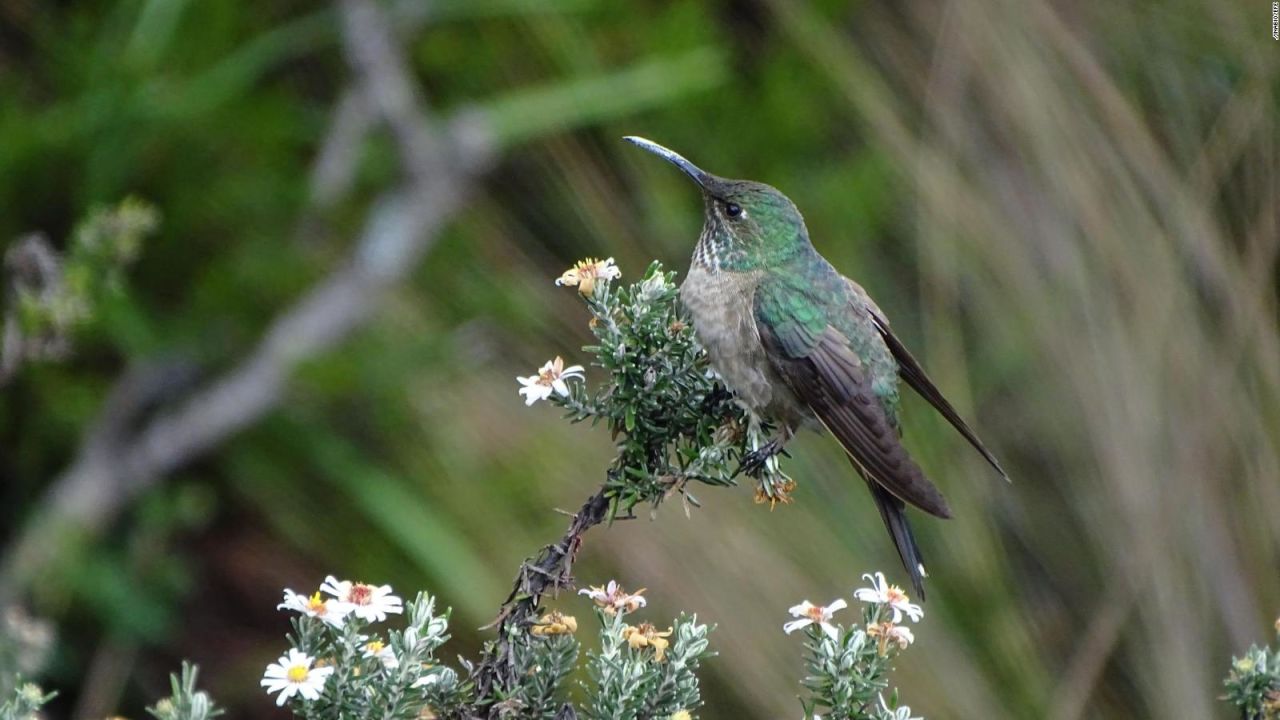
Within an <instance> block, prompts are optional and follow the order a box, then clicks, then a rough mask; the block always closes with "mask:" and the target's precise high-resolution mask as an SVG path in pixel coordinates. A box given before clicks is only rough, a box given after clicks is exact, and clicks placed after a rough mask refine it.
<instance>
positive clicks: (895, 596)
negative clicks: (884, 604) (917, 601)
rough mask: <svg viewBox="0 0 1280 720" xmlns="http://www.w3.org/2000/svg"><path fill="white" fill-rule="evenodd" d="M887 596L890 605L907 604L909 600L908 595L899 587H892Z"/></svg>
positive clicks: (886, 593)
mask: <svg viewBox="0 0 1280 720" xmlns="http://www.w3.org/2000/svg"><path fill="white" fill-rule="evenodd" d="M885 596H886V597H888V598H889V604H890V605H893V604H894V603H900V602H906V601H907V600H908V598H907V594H906V593H904V592H902V588H900V587H898V586H897V585H890V586H889V590H888V591H887V592H885Z"/></svg>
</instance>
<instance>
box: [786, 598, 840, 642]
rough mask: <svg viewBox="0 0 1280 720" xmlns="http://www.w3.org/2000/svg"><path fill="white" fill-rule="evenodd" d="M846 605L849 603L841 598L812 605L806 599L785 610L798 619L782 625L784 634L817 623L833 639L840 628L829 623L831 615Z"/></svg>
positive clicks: (837, 634)
mask: <svg viewBox="0 0 1280 720" xmlns="http://www.w3.org/2000/svg"><path fill="white" fill-rule="evenodd" d="M846 607H849V603H847V602H845V601H844V599H843V598H841V599H839V600H835V601H833V602H832V603H831V604H830V605H814V604H813V603H811V602H809V601H808V600H805V601H804V602H802V603H800V604H799V605H796V606H794V607H792V608H791V609H790V610H788V611H787V612H789V613H791V617H795V618H800V619H799V620H792V621H791V622H789V623H787V624H785V625H783V626H782V630H783V632H785V633H786V634H788V635H790V634H791V633H793V632H795V631H796V630H799V629H800V628H803V627H808V626H810V625H812V624H814V623H817V624H818V627H820V628H822V632H824V633H826V634H827V637H829V638H831V639H832V640H835V639H837V638H839V637H840V630H839V628H837V627H836V626H835V625H832V624H831V616H832V615H834V614H835V612H836V611H837V610H843V609H845V608H846Z"/></svg>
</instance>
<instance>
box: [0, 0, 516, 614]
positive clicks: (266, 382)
mask: <svg viewBox="0 0 1280 720" xmlns="http://www.w3.org/2000/svg"><path fill="white" fill-rule="evenodd" d="M343 10H344V13H343V19H344V21H345V23H346V26H347V27H346V30H347V32H346V37H347V46H348V50H349V52H350V54H351V57H352V64H353V67H354V68H355V70H356V72H357V75H358V86H359V92H361V93H362V94H364V95H365V96H367V97H368V98H370V99H371V101H372V105H373V106H374V108H375V111H376V112H377V113H378V114H379V115H380V116H381V117H382V118H383V119H384V120H385V121H386V122H387V124H388V125H389V126H390V127H391V128H392V132H393V135H394V136H395V139H396V141H397V144H398V145H399V149H400V155H401V158H402V162H403V163H404V165H405V170H406V175H407V176H408V181H407V183H406V184H405V186H404V187H403V188H401V189H398V190H393V191H390V192H388V193H387V194H385V195H384V196H383V197H382V198H380V199H379V200H378V201H377V202H376V203H375V205H374V208H373V210H372V211H371V212H370V215H369V219H368V221H367V223H366V225H365V229H364V231H363V233H362V234H361V237H360V238H359V240H358V241H357V243H356V245H355V249H354V252H353V255H352V257H351V258H350V259H349V260H348V261H347V262H346V263H344V264H343V265H342V266H341V267H339V268H338V269H337V270H335V271H334V272H333V273H332V274H331V275H329V277H327V278H326V279H325V280H323V281H322V282H320V283H319V284H318V285H317V286H316V287H314V288H313V289H312V290H311V291H310V292H308V293H307V294H306V295H305V296H303V297H302V298H301V299H300V300H299V301H298V302H297V303H295V304H294V305H293V306H292V307H290V308H288V309H287V310H286V311H285V312H284V313H282V314H281V315H280V316H279V317H278V318H276V320H275V321H274V322H273V323H272V324H271V325H270V327H269V329H268V330H267V332H266V334H265V335H264V336H263V338H262V340H261V341H260V342H259V343H258V346H257V347H256V348H255V349H254V350H253V351H252V352H251V353H250V354H249V356H248V357H246V358H245V359H244V360H243V361H241V362H240V363H239V364H237V365H236V366H235V367H233V368H232V369H231V370H230V371H229V372H227V373H226V374H225V375H223V376H222V377H220V378H218V379H216V380H214V381H212V382H210V383H208V384H207V385H205V386H204V387H202V388H200V389H198V390H197V391H195V392H194V393H192V394H191V395H190V396H189V397H188V398H187V399H186V400H185V401H183V402H181V403H178V404H176V406H175V407H174V408H173V409H172V410H170V411H167V412H163V413H160V414H159V415H157V416H156V417H155V418H154V419H153V420H151V421H150V422H148V423H146V424H145V425H144V426H142V427H141V428H139V429H137V430H132V429H129V428H123V429H120V431H119V432H116V431H114V430H113V431H111V432H114V433H115V436H116V437H117V438H119V440H118V441H117V442H114V443H112V444H110V446H109V447H103V446H102V445H101V444H99V443H94V442H91V438H92V436H93V435H94V434H96V433H100V432H103V429H102V426H103V424H104V423H109V422H110V416H111V412H112V411H111V410H110V408H108V409H106V410H104V412H103V413H102V416H101V418H100V419H99V422H97V423H95V425H94V427H95V428H96V429H95V430H91V431H90V433H89V434H88V435H86V439H85V442H84V443H82V447H81V450H80V452H79V454H78V456H77V458H76V460H75V461H74V462H73V463H72V464H71V466H70V467H69V468H68V469H67V470H66V471H65V472H64V473H63V474H62V475H61V476H60V477H58V478H57V479H56V480H55V481H54V483H53V485H52V487H51V488H50V489H49V491H48V494H47V496H46V500H45V502H44V504H43V506H42V510H41V511H40V512H38V513H36V514H35V515H34V516H33V517H32V518H31V519H30V520H29V522H28V524H27V526H26V528H25V530H24V532H23V533H22V534H20V535H19V536H18V538H17V540H16V542H15V543H14V544H13V545H12V546H11V547H10V550H9V552H8V553H7V555H6V556H5V558H4V562H3V565H0V605H4V604H7V603H8V602H9V601H11V600H13V599H14V597H15V596H16V594H17V593H18V592H20V591H21V589H22V588H23V587H25V586H26V584H27V583H28V582H29V581H30V579H31V578H32V577H33V576H34V574H35V573H36V572H37V571H38V570H39V569H40V568H41V567H43V566H44V565H45V564H46V563H47V562H48V561H49V560H50V559H52V558H54V557H57V556H58V553H59V550H60V548H61V547H62V546H63V544H64V543H65V542H67V541H68V539H69V538H70V537H72V536H73V535H74V534H76V533H95V532H96V531H98V530H99V529H100V528H102V527H103V526H104V525H106V524H107V523H108V522H109V521H110V520H111V519H113V518H114V517H115V516H116V515H117V514H118V513H119V512H120V510H121V509H122V508H123V507H125V506H126V505H127V504H128V503H129V502H130V501H131V500H132V498H133V497H135V496H136V495H137V494H138V493H140V492H141V491H143V490H145V489H146V488H149V487H151V486H152V485H154V484H155V483H156V482H157V481H158V480H159V479H160V478H161V477H163V476H164V475H165V474H166V473H169V472H171V471H173V470H174V469H176V468H178V467H180V466H181V465H183V464H185V463H186V462H188V461H190V460H191V459H192V458H194V457H196V456H198V455H200V454H202V453H204V452H207V451H208V450H210V449H211V448H213V447H215V446H216V445H217V444H218V443H220V442H222V441H224V440H226V439H227V438H228V437H230V436H231V435H233V434H234V433H236V432H238V431H240V430H242V429H244V428H245V427H247V426H249V425H251V424H253V423H254V422H256V421H257V420H258V419H260V418H261V417H262V416H263V415H265V414H266V413H268V412H270V411H271V410H272V409H274V408H275V407H276V406H277V405H278V404H279V403H280V401H281V398H282V397H283V394H284V390H285V387H286V384H287V381H288V379H289V377H290V375H291V373H292V372H293V370H294V369H295V368H296V367H297V366H298V365H299V364H300V363H302V362H303V361H305V360H307V359H309V358H311V357H314V356H315V355H317V354H320V353H322V352H325V351H327V350H329V349H331V348H333V347H334V346H335V345H336V344H338V343H339V342H340V341H342V340H343V339H344V338H345V337H347V336H348V335H349V334H350V333H351V332H352V331H353V330H354V329H355V328H357V327H358V326H360V325H361V324H362V323H364V322H365V321H367V320H368V319H369V317H370V316H371V315H372V314H373V313H374V311H375V310H376V309H377V307H378V306H379V303H380V300H381V298H382V295H383V293H384V291H385V290H386V289H387V288H388V287H389V286H391V285H393V284H395V283H396V282H398V281H400V280H401V279H402V278H403V277H404V276H405V275H406V274H407V273H408V272H409V271H410V270H411V269H412V268H413V267H415V265H416V264H417V262H418V261H419V260H420V259H421V257H422V256H423V254H424V253H425V252H426V251H427V250H428V248H429V247H430V246H431V244H432V241H433V240H434V238H435V237H436V235H437V233H438V232H439V231H440V229H441V228H442V227H443V226H444V224H445V223H446V222H447V221H448V220H449V219H450V218H451V217H452V216H453V215H454V214H455V213H456V212H457V210H458V209H459V208H460V206H461V204H462V202H463V200H464V198H465V196H466V194H467V191H468V190H469V188H470V185H471V180H472V178H474V177H475V175H476V174H477V173H478V172H479V171H480V170H481V169H483V168H484V167H485V166H486V165H487V164H488V162H489V160H490V158H491V154H492V152H491V146H490V143H489V142H488V137H489V136H488V132H487V130H486V128H485V127H484V125H483V122H482V121H481V120H480V118H479V117H478V116H476V115H469V116H467V117H466V118H465V119H463V120H460V121H457V122H453V123H447V124H445V126H444V127H438V126H437V123H434V122H431V121H429V120H428V118H427V116H426V114H425V111H424V110H423V108H422V103H421V100H420V98H418V97H417V94H416V92H415V91H414V89H413V84H412V83H411V82H410V81H409V77H408V74H407V71H406V69H405V65H404V63H403V62H402V61H401V60H400V59H399V56H398V53H397V50H396V45H395V43H394V41H393V39H392V38H391V37H390V35H389V34H388V33H386V32H385V31H386V22H385V20H384V19H383V18H381V13H380V11H379V10H378V8H377V7H376V6H375V5H373V4H371V3H368V2H358V1H356V2H345V3H344V4H343ZM108 405H110V403H108Z"/></svg>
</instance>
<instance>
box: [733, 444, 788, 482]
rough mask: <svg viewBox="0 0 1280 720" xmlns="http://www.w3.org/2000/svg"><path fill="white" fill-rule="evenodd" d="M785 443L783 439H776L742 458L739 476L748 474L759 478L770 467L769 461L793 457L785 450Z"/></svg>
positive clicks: (739, 465) (739, 464)
mask: <svg viewBox="0 0 1280 720" xmlns="http://www.w3.org/2000/svg"><path fill="white" fill-rule="evenodd" d="M784 444H785V443H784V441H783V440H782V439H781V438H774V439H773V440H770V441H769V442H767V443H765V444H764V445H761V446H760V447H759V448H757V449H755V450H752V451H751V452H749V453H747V454H746V455H743V456H742V462H740V463H738V472H737V473H735V474H734V475H735V477H736V476H737V475H741V474H743V473H746V474H747V475H748V476H750V477H754V478H758V477H760V475H761V474H762V473H763V472H764V471H765V469H766V468H768V466H769V461H770V460H772V459H773V458H775V457H777V456H778V455H783V456H786V457H791V454H790V453H788V452H787V451H786V450H785V449H784V447H783V446H784Z"/></svg>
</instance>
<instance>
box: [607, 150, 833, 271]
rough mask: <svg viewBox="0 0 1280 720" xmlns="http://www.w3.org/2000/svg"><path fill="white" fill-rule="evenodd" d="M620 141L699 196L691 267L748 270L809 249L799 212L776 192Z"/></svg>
mask: <svg viewBox="0 0 1280 720" xmlns="http://www.w3.org/2000/svg"><path fill="white" fill-rule="evenodd" d="M623 139H624V140H626V141H627V142H629V143H631V144H632V145H636V146H637V147H640V148H643V149H645V150H648V151H649V152H651V153H653V154H655V155H657V156H658V157H661V158H663V159H664V160H666V161H667V162H669V163H671V164H672V165H675V166H676V167H678V168H680V169H681V170H682V171H684V174H686V175H688V176H689V178H690V179H692V180H693V181H694V182H695V183H697V185H698V187H699V188H700V189H701V190H702V202H703V213H702V218H703V222H702V235H701V237H699V239H698V246H697V248H696V249H695V250H694V262H700V263H703V264H705V265H708V266H711V267H714V268H715V269H723V270H751V269H754V268H758V267H764V266H767V265H775V264H777V263H779V262H781V261H783V260H786V259H788V258H789V257H791V256H792V255H794V254H795V253H797V252H800V251H803V250H804V249H806V248H810V247H812V246H811V245H810V243H809V231H808V230H806V229H805V226H804V218H802V217H800V211H799V210H797V209H796V206H795V203H793V202H791V200H790V199H789V198H788V197H787V196H786V195H783V194H782V193H781V192H779V191H778V190H777V189H776V188H773V187H771V186H769V185H765V184H764V183H759V182H754V181H752V180H730V179H728V178H722V177H719V176H717V175H712V174H711V173H709V172H706V171H705V170H702V169H701V168H699V167H698V166H697V165H694V164H693V163H691V162H689V161H688V160H686V159H685V158H684V156H682V155H680V154H679V153H677V152H675V151H673V150H669V149H667V148H665V147H663V146H661V145H659V144H657V143H655V142H653V141H651V140H646V139H644V138H642V137H635V136H633V135H631V136H627V137H625V138H623Z"/></svg>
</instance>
